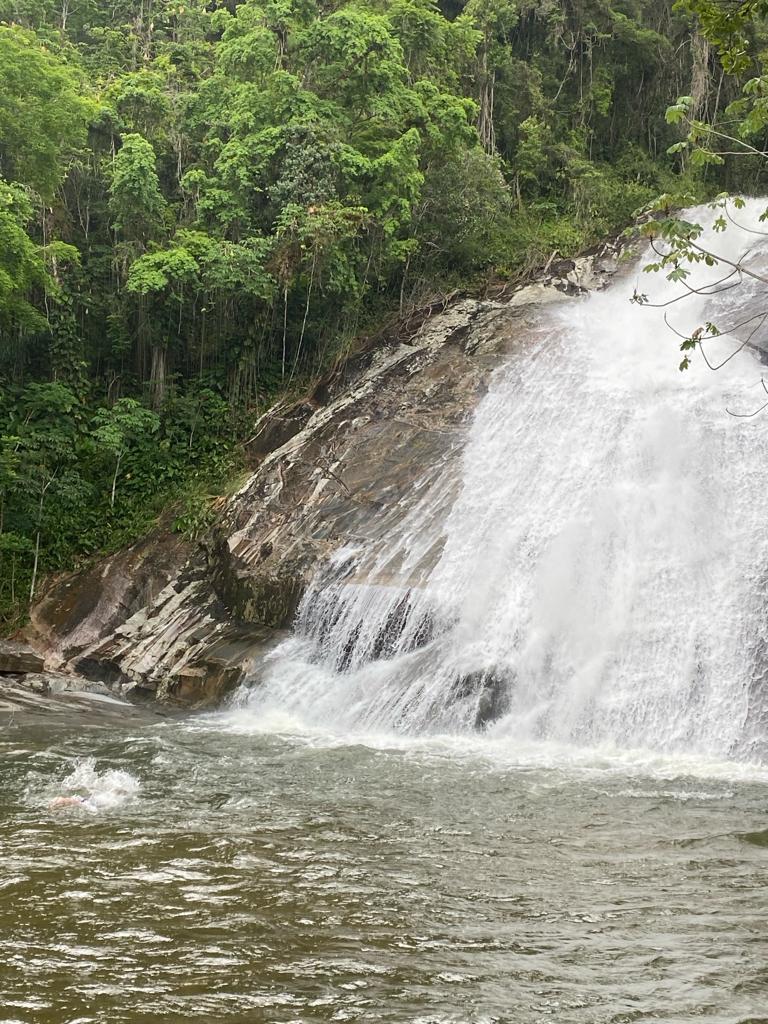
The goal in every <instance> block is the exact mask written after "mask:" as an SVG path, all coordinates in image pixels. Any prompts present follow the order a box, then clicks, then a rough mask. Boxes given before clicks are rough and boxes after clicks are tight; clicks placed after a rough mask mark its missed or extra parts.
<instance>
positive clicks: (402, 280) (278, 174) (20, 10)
mask: <svg viewBox="0 0 768 1024" xmlns="http://www.w3.org/2000/svg"><path fill="white" fill-rule="evenodd" d="M740 6H741V7H742V8H750V7H755V6H756V5H755V4H751V5H750V4H742V5H740ZM757 6H759V5H757ZM692 8H695V9H692ZM747 13H748V14H749V15H750V16H749V17H745V18H744V19H743V20H742V22H740V23H739V25H738V26H737V27H738V30H739V31H742V32H744V33H746V34H747V35H748V36H749V41H750V47H751V52H755V53H756V52H758V50H759V45H760V42H761V37H760V35H759V32H758V29H757V28H756V27H755V22H754V19H752V18H751V14H752V13H753V12H751V11H749V12H747ZM733 28H734V26H733V25H730V24H729V25H724V21H723V16H722V11H721V12H720V13H718V10H717V5H716V4H712V3H707V2H705V3H698V4H688V5H686V4H684V3H683V4H679V3H678V4H674V3H672V2H671V0H618V2H610V0H566V2H564V3H556V2H554V0H469V2H468V3H466V4H464V3H461V2H460V0H442V2H440V3H437V2H433V0H328V2H326V0H244V2H242V3H237V2H236V0H228V2H223V3H220V2H218V0H211V2H207V3H206V2H202V0H114V2H113V3H110V4H106V3H103V2H100V0H0V618H1V619H2V623H3V624H4V628H5V629H6V630H10V629H12V628H14V627H15V626H16V625H17V624H18V623H19V622H20V621H21V620H22V619H23V616H24V614H25V609H26V608H27V606H28V604H29V602H30V600H31V599H32V598H33V597H34V595H35V593H36V592H38V591H39V589H40V587H41V585H42V581H43V579H44V578H45V576H46V575H47V574H50V573H54V572H58V571H62V570H65V569H71V568H73V567H76V566H78V565H80V564H83V563H84V562H86V561H87V560H88V559H91V558H93V557H94V556H95V555H97V554H99V553H103V552H106V551H110V550H114V549H116V548H117V547H119V546H121V545H123V544H126V543H128V542H130V541H131V540H133V539H135V538H136V537H138V536H140V535H141V533H142V532H144V531H146V530H147V529H148V528H150V527H151V525H152V524H153V523H154V522H156V521H157V520H158V517H160V516H164V517H166V519H167V521H168V523H169V524H171V525H172V527H173V528H174V529H176V530H180V531H183V532H185V533H187V534H189V535H190V536H192V537H194V536H195V535H196V533H198V532H199V531H201V530H202V529H204V528H205V525H206V523H207V521H208V516H209V515H210V509H211V507H212V501H213V499H214V498H215V496H216V495H218V494H221V493H224V492H226V490H227V488H228V487H231V486H232V485H233V482H234V481H236V480H237V479H238V477H239V476H240V475H241V474H242V471H243V468H244V466H245V464H246V461H247V458H246V455H245V452H244V444H243V443H244V441H246V440H247V438H248V437H249V436H250V433H252V427H253V423H254V421H255V419H256V417H257V416H258V415H259V414H261V413H262V412H264V410H265V409H266V408H268V407H269V406H270V405H271V404H272V403H273V402H274V401H276V400H277V399H278V398H280V397H281V396H285V395H290V394H292V393H298V392H300V391H301V389H302V388H306V387H307V385H308V383H309V382H310V381H311V380H312V379H313V378H314V377H316V376H317V375H318V374H320V373H322V372H323V370H324V369H326V368H327V367H328V366H330V365H331V364H332V363H333V362H334V361H337V360H340V359H343V358H344V357H345V355H346V354H347V353H349V352H350V351H353V350H354V347H355V345H356V344H357V343H358V340H359V339H360V338H361V337H363V336H365V335H370V334H371V333H372V332H378V331H384V330H387V329H392V330H394V329H395V325H396V323H397V320H398V318H399V317H403V316H406V315H407V314H408V313H409V312H410V311H412V310H413V309H414V308H417V307H419V306H420V305H423V304H425V303H427V302H429V301H432V300H434V298H435V297H436V296H439V295H443V294H446V293H449V292H450V291H452V290H454V289H459V288H460V289H468V290H473V291H475V292H482V291H483V290H484V289H485V288H487V287H488V286H489V285H490V284H491V283H492V282H494V281H497V280H499V279H503V280H516V279H523V278H524V277H525V275H526V274H528V273H530V272H531V270H533V269H535V268H536V267H539V266H541V265H542V264H544V263H545V262H546V261H547V259H548V258H549V257H550V256H551V255H552V253H554V252H558V253H560V254H562V255H563V256H568V255H572V254H574V253H576V252H578V251H579V250H580V249H583V248H584V247H586V246H588V245H590V244H592V243H594V242H595V241H597V240H599V239H601V238H603V237H606V236H608V235H610V234H612V233H616V232H618V231H620V230H621V229H623V228H624V227H626V225H627V224H629V223H630V222H631V221H632V218H633V216H634V215H635V212H636V211H637V210H638V209H640V208H642V207H643V206H644V205H645V204H648V203H650V202H652V201H653V200H654V199H656V198H657V197H658V196H659V195H662V194H678V193H682V192H685V193H687V194H688V195H690V196H693V197H694V198H705V197H707V196H711V195H713V194H715V193H717V192H718V191H719V190H721V189H723V188H728V189H743V190H744V191H748V192H754V191H755V190H757V189H758V188H759V186H760V182H761V174H762V167H763V161H762V160H759V159H757V157H755V158H754V159H753V158H751V157H750V156H749V155H747V156H746V158H744V159H738V160H736V159H731V158H727V157H721V156H718V155H717V154H715V153H714V152H711V151H710V150H709V149H708V148H707V147H706V146H701V145H699V146H695V145H689V141H690V133H691V125H693V129H692V131H693V134H694V136H695V135H696V132H697V127H696V126H697V125H700V124H708V125H713V124H714V125H719V124H725V125H727V124H728V123H731V122H732V121H733V118H734V117H735V116H739V117H741V118H742V120H743V118H744V117H746V116H747V115H746V114H745V111H744V108H743V106H742V107H739V106H738V104H740V103H741V104H743V103H744V102H745V100H744V97H743V96H742V93H741V88H742V85H743V84H744V82H749V81H754V80H755V79H754V78H753V77H752V76H754V74H755V70H754V66H753V65H754V63H755V61H756V59H757V58H753V57H750V56H748V55H747V56H745V53H746V51H745V50H744V49H743V48H742V50H740V51H739V54H740V55H737V56H735V55H734V54H735V51H734V49H733ZM718 33H720V34H718ZM723 33H726V34H727V37H728V38H727V40H725V36H724V35H723ZM724 40H725V41H724ZM718 47H719V49H720V50H722V51H724V52H725V53H726V57H727V58H729V59H726V60H725V62H724V63H723V62H722V61H721V59H720V55H719V53H718ZM728 47H730V49H728ZM760 81H762V79H760ZM756 88H757V87H754V88H753V93H754V91H755V89H756ZM758 92H759V90H758ZM762 95H763V94H762V93H760V94H759V96H757V99H756V98H755V96H754V95H753V97H752V99H751V100H747V101H746V102H747V103H748V105H749V114H750V116H752V118H753V123H752V124H751V125H749V126H748V130H749V132H751V133H752V135H753V136H754V135H760V134H761V133H764V118H763V117H762V115H761V114H760V113H759V109H760V103H758V100H759V101H760V102H762V103H764V102H765V101H764V100H762ZM680 96H683V97H684V98H685V102H684V104H683V106H682V107H678V111H682V113H683V114H684V115H685V116H682V115H681V116H678V117H674V116H673V117H671V118H670V117H667V116H665V115H666V111H667V108H668V107H669V106H670V104H674V102H675V101H676V99H677V98H678V97H680ZM756 110H758V113H755V111H756ZM734 111H735V113H734ZM700 135H701V133H700V132H699V141H700ZM695 141H696V139H695V138H694V142H695Z"/></svg>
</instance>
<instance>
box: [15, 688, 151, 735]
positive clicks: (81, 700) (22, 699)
mask: <svg viewBox="0 0 768 1024" xmlns="http://www.w3.org/2000/svg"><path fill="white" fill-rule="evenodd" d="M45 679H46V677H45V675H43V676H35V677H33V678H32V679H31V680H30V681H29V682H28V683H27V684H26V685H25V681H24V680H23V679H19V680H17V679H12V678H11V677H9V676H5V677H0V728H2V729H22V728H27V727H30V726H31V727H34V726H41V725H42V726H45V725H47V724H51V723H57V724H62V723H66V724H71V725H72V726H76V727H77V728H106V727H109V726H111V725H114V724H115V723H117V722H121V723H125V722H136V723H140V722H145V723H146V722H154V721H157V720H158V719H160V718H165V717H167V716H168V714H169V712H168V711H167V710H166V709H164V708H162V707H161V706H158V705H153V706H152V707H151V708H143V709H142V708H138V707H136V706H135V705H134V704H131V703H129V702H128V701H126V700H122V699H120V698H119V697H117V696H116V695H114V694H109V693H102V692H100V691H99V692H96V691H87V690H69V689H67V690H62V691H60V692H58V693H52V692H49V691H48V689H47V687H46V688H45V689H43V683H44V681H45Z"/></svg>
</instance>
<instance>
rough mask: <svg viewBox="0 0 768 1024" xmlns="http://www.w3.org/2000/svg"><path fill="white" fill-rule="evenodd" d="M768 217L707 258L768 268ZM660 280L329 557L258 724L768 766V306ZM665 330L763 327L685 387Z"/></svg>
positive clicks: (606, 295) (623, 294)
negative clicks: (765, 351)
mask: <svg viewBox="0 0 768 1024" xmlns="http://www.w3.org/2000/svg"><path fill="white" fill-rule="evenodd" d="M763 207H764V203H763V202H758V201H752V202H750V203H749V204H748V206H747V209H745V210H743V211H740V212H739V213H738V214H737V215H736V217H737V219H738V220H739V221H741V222H742V224H743V225H744V227H743V229H742V228H737V227H730V228H729V230H728V231H727V232H725V234H719V235H714V234H711V233H709V234H708V235H707V236H705V240H704V241H705V243H707V242H708V243H709V244H711V245H712V246H713V247H714V248H715V249H716V250H717V251H718V252H720V253H722V254H724V255H725V256H727V257H728V258H729V259H731V260H733V261H737V260H738V259H739V258H740V257H741V256H742V254H743V253H744V251H745V250H747V249H750V248H751V250H752V251H751V253H750V255H749V256H748V258H747V260H746V262H745V265H746V266H749V267H751V268H752V269H759V268H760V267H761V266H765V265H766V263H767V262H768V260H766V258H765V251H764V249H763V248H761V247H760V246H761V243H760V239H759V236H758V235H756V234H751V233H749V232H750V229H751V230H752V231H754V230H757V229H759V228H760V224H759V222H758V217H759V213H760V212H761V211H762V209H763ZM696 216H700V217H705V216H706V217H709V218H710V220H711V219H712V214H711V213H709V212H706V211H694V213H693V215H692V217H693V218H695V217H696ZM641 267H642V261H641V262H640V263H639V264H638V265H637V266H635V267H634V268H632V269H630V270H628V271H627V272H625V273H624V274H623V276H622V279H621V280H620V281H618V282H617V283H615V284H614V285H613V286H612V287H611V288H609V289H608V290H606V291H604V292H601V293H597V294H593V295H589V296H586V297H584V299H583V300H579V301H577V302H571V303H567V304H564V305H561V306H557V307H553V308H552V311H551V312H549V313H547V314H546V316H545V317H544V319H543V320H542V325H541V329H540V330H538V331H536V332H534V333H533V334H532V335H531V336H530V337H529V338H528V339H527V340H526V342H525V344H524V345H523V346H522V348H520V349H518V350H517V351H516V352H515V353H514V354H513V355H512V356H511V357H510V358H509V359H508V360H507V361H506V362H505V364H504V365H503V366H501V367H500V368H499V369H498V370H497V371H496V372H495V374H494V375H493V377H492V380H491V386H490V389H489V391H488V394H487V395H486V396H485V397H484V398H483V399H482V401H481V402H480V405H479V407H478V408H477V411H476V414H475V416H474V419H473V421H472V424H471V428H470V430H469V432H468V436H467V440H466V445H465V447H464V450H463V453H462V456H461V458H460V459H454V460H448V461H447V462H446V463H445V465H444V467H443V468H442V469H441V471H440V472H439V473H437V474H435V473H433V474H432V475H431V476H429V475H425V477H424V479H423V480H422V481H420V482H417V484H416V485H415V486H414V488H413V491H412V495H411V497H410V498H409V505H408V508H407V509H406V510H404V512H403V515H402V516H401V517H399V518H397V517H396V518H395V521H394V522H393V524H392V526H391V527H388V528H386V529H384V530H382V531H380V532H379V533H378V534H377V535H376V537H375V539H369V540H361V541H360V543H359V544H356V543H350V544H347V545H346V546H345V547H344V548H343V549H341V550H339V551H336V553H335V554H334V555H333V556H332V557H330V558H329V560H328V561H327V563H326V564H325V565H324V567H323V569H322V570H321V571H320V572H319V573H318V574H317V575H316V576H315V578H314V581H313V582H312V584H311V586H310V587H309V589H308V590H307V592H306V593H305V595H304V597H303V600H302V602H301V605H300V608H299V611H298V615H297V619H296V623H295V628H294V631H293V635H292V636H291V637H290V638H289V639H287V640H285V641H284V642H283V643H281V644H280V645H279V646H278V647H277V648H276V649H275V650H274V651H273V652H272V654H271V655H270V656H269V659H268V661H267V664H266V668H265V670H263V671H262V673H261V674H260V678H259V680H258V681H252V682H251V683H250V684H246V685H245V686H244V687H243V688H242V689H241V690H240V692H239V693H238V695H237V703H238V705H239V706H240V707H244V708H246V709H247V711H248V713H249V714H253V713H254V712H255V713H257V714H264V713H267V712H273V711H280V712H285V713H287V714H290V715H292V716H295V717H297V718H299V719H300V720H301V721H302V722H303V723H305V724H308V725H317V726H321V727H323V728H332V729H339V730H343V731H345V732H347V731H362V730H371V729H373V730H397V731H401V732H406V733H424V732H469V731H473V730H478V729H481V730H485V731H486V733H487V734H489V735H492V736H494V737H496V738H503V739H504V740H505V741H508V742H510V743H513V744H514V743H529V742H531V741H539V740H550V741H556V742H559V743H572V744H578V745H582V746H584V745H586V746H603V745H609V746H610V745H613V746H618V747H622V748H636V747H642V748H650V749H654V750H659V751H663V752H681V751H682V752H695V753H704V754H708V755H713V756H726V757H729V756H737V757H748V758H765V757H766V756H768V748H767V747H766V739H765V737H766V732H767V731H768V729H767V728H766V716H767V715H768V682H767V681H766V673H767V671H768V628H767V619H768V609H766V587H767V585H768V530H766V528H765V507H766V495H768V421H766V419H765V416H766V415H768V413H766V414H763V416H756V417H753V418H737V417H734V416H733V415H730V414H729V411H728V410H731V411H732V412H738V413H747V412H750V411H752V410H754V409H756V408H757V407H758V406H760V405H761V404H762V401H761V399H764V398H765V391H764V390H763V387H762V386H761V373H762V372H763V368H762V365H761V359H760V355H761V353H760V346H761V344H762V342H763V340H764V339H765V338H768V329H766V328H764V327H763V326H762V319H760V318H759V317H757V315H758V314H763V313H764V312H765V311H764V310H763V309H762V307H761V305H760V294H761V291H763V290H764V286H763V285H762V284H761V283H760V282H757V281H755V280H753V279H750V278H746V277H745V278H744V280H743V281H742V282H741V283H740V284H739V286H738V287H736V288H733V289H722V288H721V287H720V286H717V285H715V284H714V283H715V282H716V281H718V280H719V279H721V278H722V277H723V276H724V274H725V273H727V272H728V270H727V268H726V269H724V268H723V267H722V266H720V267H715V268H707V267H705V266H695V267H693V268H692V277H691V278H690V279H689V282H688V283H689V285H691V286H694V287H696V288H697V289H699V290H700V291H701V290H702V289H703V291H704V292H705V293H709V294H692V295H689V296H688V297H686V298H684V299H682V300H681V301H679V302H673V301H672V300H674V299H676V298H677V297H678V296H680V295H681V294H682V293H683V289H682V288H681V286H680V285H679V284H673V283H670V282H668V281H666V280H665V278H664V277H663V275H662V274H654V275H647V274H643V273H642V272H641ZM735 280H736V278H735V277H734V278H731V280H730V281H729V282H728V283H729V284H733V283H734V281H735ZM635 289H637V291H638V292H641V293H646V294H647V295H648V298H649V300H650V302H652V303H655V304H656V305H654V306H652V305H650V304H648V305H644V306H638V305H636V304H633V303H631V301H630V299H631V297H632V294H633V292H634V291H635ZM670 303H671V304H670ZM665 313H666V315H667V319H668V321H669V323H670V324H671V325H672V326H674V327H676V328H678V329H679V330H680V331H681V332H682V333H684V334H687V333H690V331H691V330H692V329H693V328H694V327H696V326H697V325H698V324H703V323H705V322H706V321H712V322H714V323H715V324H717V326H718V327H719V328H720V330H721V331H723V332H725V331H726V330H727V329H728V328H730V327H733V326H734V325H735V324H737V323H742V322H743V321H745V320H749V318H751V317H756V319H752V320H750V322H749V323H748V324H747V325H746V326H744V327H741V328H740V329H739V330H737V331H736V332H735V333H736V335H737V336H738V338H740V339H742V340H743V339H745V338H747V337H749V340H750V344H749V346H747V347H745V348H744V350H743V351H741V352H740V353H739V354H738V355H737V356H736V357H735V358H733V359H732V360H730V362H729V363H728V364H727V366H725V367H724V368H723V369H722V370H720V371H719V372H716V373H713V372H711V371H710V370H708V369H707V368H706V366H705V365H704V363H703V361H702V360H701V359H700V358H699V357H698V354H697V355H696V358H694V360H693V365H692V368H691V369H690V370H689V371H688V372H687V373H678V371H677V364H678V361H679V359H680V356H679V354H678V352H677V344H678V342H677V339H676V338H675V336H674V334H673V333H672V332H671V330H670V328H669V327H668V326H667V324H665V320H664V315H665ZM763 319H764V317H763ZM755 328H757V329H755ZM737 344H738V343H737V341H736V340H735V339H734V337H733V336H727V335H724V336H723V337H722V338H718V339H716V340H713V341H710V342H708V344H707V354H708V356H709V358H710V360H711V361H712V362H719V361H721V360H722V359H723V358H724V357H725V356H726V355H728V354H730V353H731V352H732V351H733V350H734V349H735V348H736V347H737Z"/></svg>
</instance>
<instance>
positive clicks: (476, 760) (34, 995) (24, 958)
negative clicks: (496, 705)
mask: <svg viewBox="0 0 768 1024" xmlns="http://www.w3.org/2000/svg"><path fill="white" fill-rule="evenodd" d="M287 729H288V727H287V726H286V727H285V729H284V730H283V731H281V728H280V725H279V723H277V724H276V725H273V731H272V732H255V731H253V730H249V729H245V728H241V727H239V726H238V725H237V724H233V722H232V720H230V719H227V718H226V717H211V718H208V719H200V720H187V721H186V722H171V723H163V724H160V725H149V726H139V727H135V726H132V727H131V728H125V729H122V728H121V727H117V726H110V727H109V728H107V729H105V728H101V729H96V728H93V729H87V728H86V729H84V728H74V727H72V726H71V725H70V726H58V727H56V728H55V729H52V728H51V727H48V728H47V729H46V730H45V731H43V730H39V729H36V728H31V727H20V728H16V729H11V730H6V731H5V732H4V733H3V734H1V736H0V764H1V765H2V772H3V784H2V788H0V806H1V812H0V829H1V830H0V936H2V952H1V953H0V993H2V998H0V1024H92V1022H94V1024H95V1022H98V1024H102V1022H103V1024H139V1022H141V1024H145V1022H146V1024H149V1022H155V1021H157V1022H179V1024H181V1022H196V1024H203V1022H205V1024H220V1022H232V1024H257V1022H265V1024H266V1022H270V1024H273V1022H274V1024H282V1022H286V1024H287V1022H302V1024H303V1022H315V1021H317V1022H320V1021H366V1022H374V1021H375V1022H378V1021H382V1022H384V1021H393V1022H413V1024H448V1022H451V1024H454V1022H456V1024H459V1022H460V1024H469V1022H472V1024H491V1022H496V1024H541V1022H548V1021H552V1022H557V1024H625V1022H627V1024H628V1022H638V1021H649V1022H650V1021H662V1022H665V1024H673V1022H675V1024H676V1022H681V1024H682V1022H694V1021H696V1022H698V1021H706V1022H708V1024H715V1022H716V1024H737V1022H738V1024H746V1022H750V1024H756V1022H759V1021H762V1022H766V1021H768V889H767V888H766V883H768V770H765V769H757V768H750V767H748V766H739V765H727V764H715V763H710V762H707V761H697V760H695V759H692V758H688V759H685V760H680V759H678V760H675V759H671V758H667V759H663V758H654V757H652V756H651V755H648V756H644V755H641V754H638V755H631V754H626V753H625V754H623V755H621V756H619V755H618V754H617V755H613V754H610V753H606V752H600V753H597V752H594V751H593V752H589V751H581V752H579V751H577V750H569V749H567V748H560V749H556V748H552V747H549V746H546V745H542V746H539V747H532V748H530V749H529V750H528V751H526V752H525V753H524V754H521V753H520V752H519V751H518V752H517V753H516V755H515V756H514V757H513V756H511V755H510V753H509V752H508V751H505V750H504V749H503V748H501V747H495V746H493V744H491V743H490V742H488V741H487V740H486V741H483V740H482V739H481V738H478V739H475V740H468V739H467V740H462V741H459V740H449V739H441V738H439V737H438V738H434V739H432V740H412V741H406V740H396V739H393V738H387V737H368V738H364V739H357V740H353V739H351V738H349V737H347V738H346V739H345V738H344V737H333V736H329V735H322V734H320V733H303V734H302V733H291V732H290V731H286V730H287ZM73 793H79V794H81V795H82V796H84V797H85V798H86V803H85V804H83V805H82V806H79V807H71V808H68V809H66V810H62V811H53V810H51V809H50V808H49V806H48V805H49V802H50V800H51V799H52V798H53V797H55V796H57V795H61V794H65V795H66V794H73Z"/></svg>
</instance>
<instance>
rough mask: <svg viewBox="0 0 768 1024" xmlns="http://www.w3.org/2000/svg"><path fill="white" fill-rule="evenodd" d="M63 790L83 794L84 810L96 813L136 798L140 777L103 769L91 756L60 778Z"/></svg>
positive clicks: (68, 792)
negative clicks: (99, 768) (98, 766)
mask: <svg viewBox="0 0 768 1024" xmlns="http://www.w3.org/2000/svg"><path fill="white" fill-rule="evenodd" d="M59 789H60V792H61V794H63V795H71V796H77V797H80V798H81V800H82V803H81V804H80V806H82V807H83V808H84V809H85V810H87V811H90V812H91V813H93V814H98V813H99V812H100V811H111V810H114V808H116V807H119V806H120V805H121V804H124V803H125V802H126V801H127V800H131V799H133V798H134V797H135V796H136V795H137V794H138V792H139V789H140V783H139V780H138V779H137V778H136V777H135V776H134V775H131V773H130V772H126V771H122V770H120V769H118V768H108V769H107V770H106V771H103V772H100V771H98V770H97V768H96V761H95V759H94V758H92V757H88V758H85V759H83V760H82V761H78V762H77V763H76V764H75V767H74V769H73V770H72V771H71V772H70V774H69V775H67V776H66V777H65V778H64V779H62V781H61V785H60V787H59Z"/></svg>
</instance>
